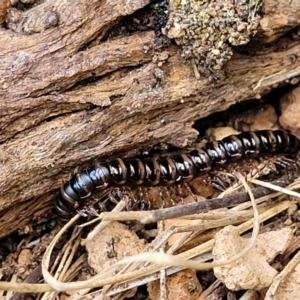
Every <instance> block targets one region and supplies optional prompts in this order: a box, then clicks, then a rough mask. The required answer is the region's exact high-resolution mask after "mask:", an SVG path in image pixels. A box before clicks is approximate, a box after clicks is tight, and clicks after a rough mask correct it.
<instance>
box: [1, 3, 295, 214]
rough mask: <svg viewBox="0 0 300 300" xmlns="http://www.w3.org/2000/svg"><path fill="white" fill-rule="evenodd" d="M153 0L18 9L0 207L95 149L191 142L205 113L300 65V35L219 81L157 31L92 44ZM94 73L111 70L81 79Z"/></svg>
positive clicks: (258, 92)
mask: <svg viewBox="0 0 300 300" xmlns="http://www.w3.org/2000/svg"><path fill="white" fill-rule="evenodd" d="M148 2H149V1H108V2H104V1H89V3H87V2H85V1H83V0H81V1H79V0H78V1H75V2H74V1H64V2H63V4H62V3H61V1H45V2H44V3H43V4H41V5H39V6H37V7H35V8H32V9H31V10H29V11H26V12H23V13H20V12H18V16H17V17H15V18H13V16H12V14H13V12H12V11H10V12H9V15H8V16H7V20H8V21H9V20H10V22H8V25H7V26H8V27H9V28H12V29H14V30H15V32H13V31H12V30H9V29H3V28H2V29H0V39H1V41H2V42H1V43H0V61H1V65H0V95H1V101H0V125H1V128H2V130H1V133H0V140H1V141H2V142H3V143H2V144H1V145H0V169H1V173H0V212H1V211H4V210H5V209H7V208H9V207H11V206H13V205H16V204H18V203H19V202H20V201H24V200H27V199H30V198H32V197H38V196H41V195H43V194H45V193H46V192H49V191H52V190H55V189H57V188H58V187H59V186H60V185H61V184H62V182H63V181H64V180H65V179H66V178H68V176H69V172H71V170H72V169H73V168H74V167H76V166H78V165H79V166H80V165H83V164H84V163H85V162H88V161H91V160H92V159H95V158H107V157H110V156H111V155H119V154H120V153H122V152H124V153H126V152H128V151H129V150H132V149H138V148H139V147H141V146H148V147H151V146H152V145H154V144H157V143H160V142H162V143H170V144H173V145H176V146H178V147H183V146H185V145H187V144H189V143H190V142H192V141H193V140H194V139H195V137H196V136H197V132H196V130H194V129H193V128H192V125H193V123H194V121H195V120H197V119H199V118H203V117H206V116H208V115H210V114H212V113H214V112H218V111H223V110H225V109H227V108H228V107H230V106H231V105H233V104H235V103H237V102H241V101H245V100H247V99H251V98H257V99H260V98H261V96H262V95H264V94H266V93H267V92H269V91H270V90H271V89H273V88H274V87H275V86H277V85H279V84H285V83H286V82H288V81H289V79H292V78H294V77H297V76H299V75H300V60H298V59H297V57H299V55H300V45H299V42H298V41H289V42H288V43H287V44H286V46H285V48H283V49H278V47H277V46H276V45H273V46H270V47H269V48H268V49H267V50H264V51H261V52H259V53H256V55H255V56H250V55H249V56H247V55H234V57H233V59H232V60H231V61H230V62H229V63H228V64H227V66H226V73H227V78H226V79H225V80H223V81H219V82H210V81H208V80H207V79H206V78H200V80H197V79H196V78H195V76H194V72H193V68H192V66H191V63H190V62H189V61H185V60H184V59H182V58H181V49H180V48H179V47H177V46H174V45H172V46H170V47H168V48H166V49H164V50H163V51H162V52H161V51H157V50H155V34H154V32H152V31H147V32H143V33H136V34H133V35H131V36H128V37H119V38H115V39H113V40H108V41H106V42H103V43H100V44H96V43H95V44H90V45H88V43H89V42H91V41H93V40H94V39H95V38H96V37H97V40H100V39H101V37H103V36H104V35H105V33H107V32H108V30H109V29H110V28H111V26H112V25H113V24H115V23H116V22H117V20H118V18H119V17H121V16H124V15H127V14H132V13H133V12H134V11H136V10H137V9H139V8H141V7H143V6H145V5H146V4H147V3H148ZM125 8H126V9H125ZM49 12H51V15H50V17H49V18H50V19H51V20H52V21H51V22H49V18H45V15H43V14H47V13H49ZM53 13H55V14H56V15H57V16H58V21H57V23H55V22H54V21H53V18H52V17H53ZM34 18H36V19H34ZM16 20H17V21H16ZM30 20H31V21H30ZM32 20H35V22H32ZM45 20H48V21H47V22H46V21H45ZM20 24H21V25H22V26H21V25H20ZM49 24H50V25H49ZM48 25H49V26H48ZM28 33H29V35H28ZM87 45H88V46H87ZM295 57H296V59H294V58H295ZM91 76H102V77H101V78H97V80H95V82H92V83H86V84H83V83H82V84H80V85H77V86H76V87H74V85H75V84H77V83H80V82H81V81H82V80H84V79H87V78H90V77H91ZM33 209H34V208H33ZM31 213H32V211H30V210H28V212H27V215H28V216H30V215H31Z"/></svg>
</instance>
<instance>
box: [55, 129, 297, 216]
mask: <svg viewBox="0 0 300 300" xmlns="http://www.w3.org/2000/svg"><path fill="white" fill-rule="evenodd" d="M299 149H300V141H299V140H298V139H297V138H296V137H295V136H293V135H292V134H290V133H288V132H286V131H283V130H276V131H270V130H262V131H256V132H244V133H241V134H239V135H231V136H228V137H225V138H223V139H222V140H218V141H214V142H210V143H207V144H206V145H205V146H204V147H203V148H186V149H184V148H183V149H182V150H181V151H180V153H175V152H174V153H167V154H165V155H156V156H153V157H146V158H142V159H139V158H128V159H121V158H117V159H115V160H112V161H103V162H95V163H94V164H93V166H91V167H90V168H87V169H84V170H82V171H81V172H79V173H77V174H75V175H74V176H72V178H71V179H70V180H69V181H67V182H66V183H65V184H64V185H63V186H62V187H61V189H60V192H59V196H58V197H57V200H56V205H55V207H56V210H57V213H58V215H59V216H60V217H61V218H67V217H69V216H70V215H72V214H74V213H75V212H76V210H77V209H78V208H79V207H80V206H82V205H83V204H84V202H85V201H86V199H87V198H89V197H90V196H91V195H92V193H93V192H95V191H96V190H104V189H107V188H109V187H116V186H121V185H127V186H145V187H151V186H158V185H162V186H164V185H171V184H174V183H175V184H182V183H185V182H188V181H190V180H192V179H193V178H195V177H197V176H199V175H201V174H203V173H206V172H208V171H210V170H211V169H212V168H214V167H216V166H218V165H223V164H225V163H228V162H232V161H235V160H238V159H242V158H246V157H249V158H251V157H257V156H263V155H270V154H275V153H284V154H294V153H296V152H298V150H299Z"/></svg>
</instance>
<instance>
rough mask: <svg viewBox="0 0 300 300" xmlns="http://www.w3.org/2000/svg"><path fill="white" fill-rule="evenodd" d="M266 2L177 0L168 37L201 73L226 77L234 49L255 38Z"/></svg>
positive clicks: (214, 77)
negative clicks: (260, 12) (260, 15)
mask: <svg viewBox="0 0 300 300" xmlns="http://www.w3.org/2000/svg"><path fill="white" fill-rule="evenodd" d="M261 5H262V0H235V1H233V0H225V1H224V0H223V1H221V0H211V1H207V0H206V1H205V0H198V1H197V0H173V1H170V16H169V21H168V23H167V25H166V27H165V28H164V29H163V32H164V34H166V35H167V36H168V37H169V38H174V39H175V41H176V42H177V43H178V44H179V45H182V49H183V51H182V56H183V57H185V58H187V59H188V58H191V59H192V60H193V62H194V63H195V65H196V66H197V69H198V71H199V72H200V73H201V74H204V75H206V76H208V77H210V78H213V79H218V78H220V77H222V75H223V71H222V67H223V66H224V64H225V63H226V62H227V61H228V60H229V59H230V58H231V56H232V54H233V52H232V47H231V46H238V45H245V44H247V43H248V42H249V41H250V39H251V37H252V36H253V35H255V33H256V31H257V27H258V20H259V16H258V12H259V10H260V8H261Z"/></svg>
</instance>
